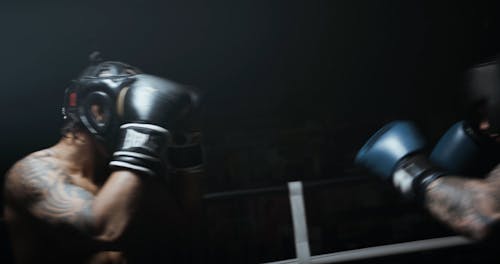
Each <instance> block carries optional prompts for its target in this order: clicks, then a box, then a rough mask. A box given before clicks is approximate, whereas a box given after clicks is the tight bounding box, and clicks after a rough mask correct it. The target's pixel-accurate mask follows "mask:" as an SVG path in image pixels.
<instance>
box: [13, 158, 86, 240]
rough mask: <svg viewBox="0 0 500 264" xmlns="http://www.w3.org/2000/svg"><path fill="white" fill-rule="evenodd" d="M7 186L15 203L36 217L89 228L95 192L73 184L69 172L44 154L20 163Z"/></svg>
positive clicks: (51, 221) (59, 223) (54, 222)
mask: <svg viewBox="0 0 500 264" xmlns="http://www.w3.org/2000/svg"><path fill="white" fill-rule="evenodd" d="M6 186H7V193H8V195H9V196H11V197H13V198H12V199H13V200H14V202H15V203H16V204H18V205H20V206H21V207H25V208H26V209H27V210H28V212H29V213H30V214H31V215H33V216H34V217H35V218H37V219H40V220H42V221H43V222H46V223H49V224H51V225H56V226H57V225H66V226H68V225H69V226H71V227H74V228H76V229H78V230H79V231H83V232H85V231H88V224H89V223H90V219H91V218H92V211H91V205H92V201H93V195H92V194H91V193H90V192H88V191H86V190H85V189H83V188H81V187H78V186H76V185H73V184H72V183H71V178H70V176H69V175H68V174H67V173H65V172H64V171H63V170H62V169H61V168H59V167H58V166H56V165H55V164H53V163H52V162H50V161H49V160H46V159H44V157H36V156H35V157H28V158H26V159H24V160H22V161H21V162H19V163H18V164H16V165H15V166H14V167H13V169H12V170H11V171H10V172H9V176H8V180H7V183H6Z"/></svg>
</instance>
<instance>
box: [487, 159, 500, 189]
mask: <svg viewBox="0 0 500 264" xmlns="http://www.w3.org/2000/svg"><path fill="white" fill-rule="evenodd" d="M486 181H487V182H488V183H490V184H492V185H496V186H500V164H498V165H497V166H496V167H495V168H494V169H493V170H492V171H490V173H488V175H487V177H486ZM499 191H500V189H499Z"/></svg>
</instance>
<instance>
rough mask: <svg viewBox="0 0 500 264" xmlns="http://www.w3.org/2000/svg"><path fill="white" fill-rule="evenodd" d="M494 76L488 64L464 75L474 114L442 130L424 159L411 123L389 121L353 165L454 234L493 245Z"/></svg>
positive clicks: (498, 210)
mask: <svg viewBox="0 0 500 264" xmlns="http://www.w3.org/2000/svg"><path fill="white" fill-rule="evenodd" d="M484 67H486V68H484ZM498 76H500V75H499V70H498V67H497V66H493V65H492V64H491V63H489V64H480V65H476V66H474V67H472V68H471V69H470V71H468V73H467V80H468V82H467V84H466V87H467V90H468V92H469V97H468V99H469V100H470V102H471V103H472V104H471V105H472V106H473V107H472V108H471V109H472V110H474V112H472V114H471V116H470V117H469V118H467V120H464V121H461V122H457V123H456V124H454V125H453V126H452V127H451V128H450V129H449V130H448V131H446V133H445V134H444V135H443V136H442V138H441V139H439V141H438V143H437V144H436V146H435V147H434V148H433V149H432V151H431V153H430V155H429V157H428V155H427V148H428V145H427V142H426V140H425V139H424V136H423V135H422V134H421V133H420V132H419V130H418V129H417V127H416V125H415V124H414V123H412V122H409V121H394V122H392V123H390V124H387V125H385V126H384V127H382V128H381V129H380V130H379V131H377V132H376V133H375V134H374V135H373V136H372V137H371V138H370V139H368V141H367V142H366V143H365V144H364V146H363V147H362V148H361V149H360V150H359V152H358V154H357V156H356V159H355V163H356V164H358V165H360V166H362V167H364V168H366V169H368V170H369V172H370V173H372V174H375V175H378V176H380V177H382V178H383V179H384V180H385V181H388V182H390V183H391V184H393V186H394V187H395V188H396V189H397V190H398V191H399V192H401V193H402V194H403V195H405V196H406V197H409V198H410V199H414V200H415V201H418V202H419V203H420V204H421V205H422V206H424V207H425V208H427V209H428V210H429V212H430V213H431V214H432V215H434V216H435V217H436V218H437V219H439V220H440V221H442V222H443V223H445V224H446V225H448V226H449V227H450V228H452V229H453V230H455V231H456V232H458V233H460V234H463V235H465V236H467V237H469V238H472V239H475V240H479V241H488V242H491V241H495V242H496V241H497V240H498V239H499V238H500V237H499V235H500V234H499V231H500V225H499V224H500V198H499V197H500V166H499V165H498V157H499V156H498V153H499V152H498V151H497V150H498V145H497V144H498V141H497V139H498V128H500V127H499V125H500V120H498V119H497V117H498V116H499V114H500V112H497V111H500V108H498V100H497V99H498V98H500V97H499V94H500V86H499V84H500V82H498V81H497V78H498ZM492 164H494V165H495V166H492ZM484 171H486V173H485V172H484Z"/></svg>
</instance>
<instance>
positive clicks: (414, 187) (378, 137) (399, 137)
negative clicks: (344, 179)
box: [355, 121, 444, 198]
mask: <svg viewBox="0 0 500 264" xmlns="http://www.w3.org/2000/svg"><path fill="white" fill-rule="evenodd" d="M425 146H426V143H425V140H424V138H423V136H422V135H421V134H420V132H419V131H418V130H417V128H416V127H415V125H414V124H413V123H411V122H409V121H394V122H391V123H389V124H387V125H385V126H384V127H382V128H381V129H380V130H378V131H377V132H376V133H375V134H374V135H373V136H372V137H371V138H370V139H369V140H368V141H367V142H366V143H365V145H364V146H363V147H362V148H361V149H360V150H359V152H358V154H357V155H356V159H355V163H356V164H357V165H360V166H362V167H364V168H366V169H368V170H369V171H371V172H372V173H374V174H376V175H378V176H380V177H382V178H383V179H384V180H387V181H390V182H392V183H393V185H394V186H395V187H396V188H397V189H398V190H399V191H400V192H401V193H402V194H403V195H405V196H407V197H415V198H423V195H422V194H423V191H424V190H425V188H426V187H427V185H428V184H429V183H430V182H432V181H433V180H435V179H437V178H438V177H440V176H442V175H443V174H444V173H443V172H441V171H439V170H438V169H437V168H436V167H435V166H433V165H432V164H431V163H430V162H429V160H428V159H427V158H426V157H425V156H424V155H422V151H423V150H424V149H425Z"/></svg>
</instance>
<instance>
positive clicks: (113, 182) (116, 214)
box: [92, 170, 144, 242]
mask: <svg viewBox="0 0 500 264" xmlns="http://www.w3.org/2000/svg"><path fill="white" fill-rule="evenodd" d="M143 181H144V179H141V177H140V176H139V175H137V174H135V173H134V172H131V171H126V170H120V171H116V172H114V173H112V174H111V175H110V177H109V179H108V180H107V181H106V183H105V184H104V186H103V187H102V189H101V190H100V191H99V193H98V194H97V195H96V196H95V198H94V201H93V203H92V212H93V216H94V223H93V224H94V232H95V236H96V238H97V239H98V240H101V241H107V242H116V241H118V240H120V238H121V237H122V235H123V234H124V232H125V230H126V228H127V226H128V225H129V223H130V221H131V220H132V217H133V215H134V213H135V212H136V211H137V208H138V206H139V202H140V199H141V197H142V193H143V188H144V182H143Z"/></svg>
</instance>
